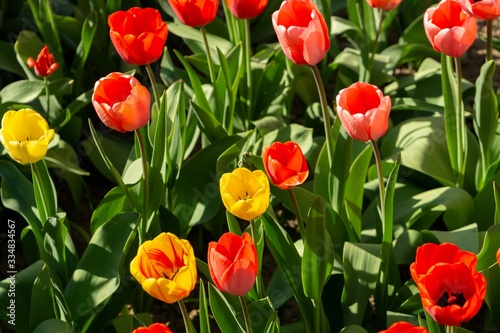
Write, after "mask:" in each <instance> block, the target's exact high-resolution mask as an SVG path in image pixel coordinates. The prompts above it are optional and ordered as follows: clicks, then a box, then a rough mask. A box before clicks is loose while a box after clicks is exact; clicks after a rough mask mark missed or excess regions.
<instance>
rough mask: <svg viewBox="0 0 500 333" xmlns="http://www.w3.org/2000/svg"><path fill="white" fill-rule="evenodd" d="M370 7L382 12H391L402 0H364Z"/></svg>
mask: <svg viewBox="0 0 500 333" xmlns="http://www.w3.org/2000/svg"><path fill="white" fill-rule="evenodd" d="M366 1H367V2H368V4H369V5H370V7H372V8H379V9H383V10H392V9H394V8H396V7H397V6H398V5H399V4H400V3H401V1H403V0H366Z"/></svg>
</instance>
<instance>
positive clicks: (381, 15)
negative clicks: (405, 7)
mask: <svg viewBox="0 0 500 333" xmlns="http://www.w3.org/2000/svg"><path fill="white" fill-rule="evenodd" d="M384 13H385V11H384V10H382V9H379V21H378V26H377V31H376V33H375V40H374V41H373V46H372V52H371V54H370V58H369V59H368V66H367V67H368V68H367V69H366V76H367V77H365V78H364V81H365V82H369V81H370V77H371V72H372V67H373V62H374V61H375V53H377V47H378V42H379V39H380V32H381V30H382V21H383V20H384Z"/></svg>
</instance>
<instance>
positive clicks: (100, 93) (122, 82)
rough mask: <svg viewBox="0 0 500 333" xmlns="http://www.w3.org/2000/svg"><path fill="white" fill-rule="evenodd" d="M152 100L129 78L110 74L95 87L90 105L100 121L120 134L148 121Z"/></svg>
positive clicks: (128, 76)
mask: <svg viewBox="0 0 500 333" xmlns="http://www.w3.org/2000/svg"><path fill="white" fill-rule="evenodd" d="M150 101H151V97H150V95H149V91H148V89H147V88H146V87H144V86H143V85H141V84H140V83H139V81H138V80H137V79H136V78H134V77H133V76H132V75H127V74H122V73H111V74H108V75H107V76H106V77H103V78H101V79H100V80H99V81H97V82H96V83H95V86H94V94H93V95H92V104H93V105H94V108H95V110H96V112H97V115H98V116H99V118H100V119H101V121H102V122H103V123H104V124H105V125H106V126H108V127H109V128H111V129H114V130H115V131H119V132H122V133H124V132H126V131H134V130H136V129H138V128H140V127H142V126H144V125H146V124H147V123H148V121H149V116H150V109H149V105H150Z"/></svg>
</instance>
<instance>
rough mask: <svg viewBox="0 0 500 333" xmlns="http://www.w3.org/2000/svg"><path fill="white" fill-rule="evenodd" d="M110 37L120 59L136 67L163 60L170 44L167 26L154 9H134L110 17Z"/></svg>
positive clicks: (118, 12)
mask: <svg viewBox="0 0 500 333" xmlns="http://www.w3.org/2000/svg"><path fill="white" fill-rule="evenodd" d="M108 25H109V29H110V30H109V37H110V38H111V42H112V43H113V45H114V46H115V49H116V51H117V52H118V54H119V55H120V57H121V58H122V59H123V60H124V61H125V62H127V63H129V64H132V65H147V64H150V63H152V62H155V61H156V60H158V59H160V57H161V54H162V52H163V47H164V45H165V42H166V41H167V34H168V29H167V24H166V23H165V22H163V21H162V18H161V15H160V12H158V11H157V10H156V9H154V8H138V7H134V8H130V9H129V10H127V11H117V12H114V13H113V14H111V15H110V16H109V17H108Z"/></svg>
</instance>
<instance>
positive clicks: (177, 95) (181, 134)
mask: <svg viewBox="0 0 500 333" xmlns="http://www.w3.org/2000/svg"><path fill="white" fill-rule="evenodd" d="M167 95H168V96H169V99H168V101H167V102H168V106H167V110H168V117H169V119H170V120H171V127H170V128H169V132H168V133H169V134H168V144H169V151H168V153H169V159H170V161H169V165H171V168H173V170H172V171H170V173H171V174H172V177H174V179H176V178H177V177H178V176H179V172H180V170H181V166H182V164H183V162H184V158H185V156H186V149H187V148H188V145H189V144H191V142H190V141H191V140H195V141H196V137H194V136H190V135H189V133H188V132H187V128H186V127H187V125H188V123H187V121H188V119H187V118H186V102H185V94H184V83H183V81H176V82H175V83H174V84H172V85H171V86H170V87H168V90H167Z"/></svg>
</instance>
